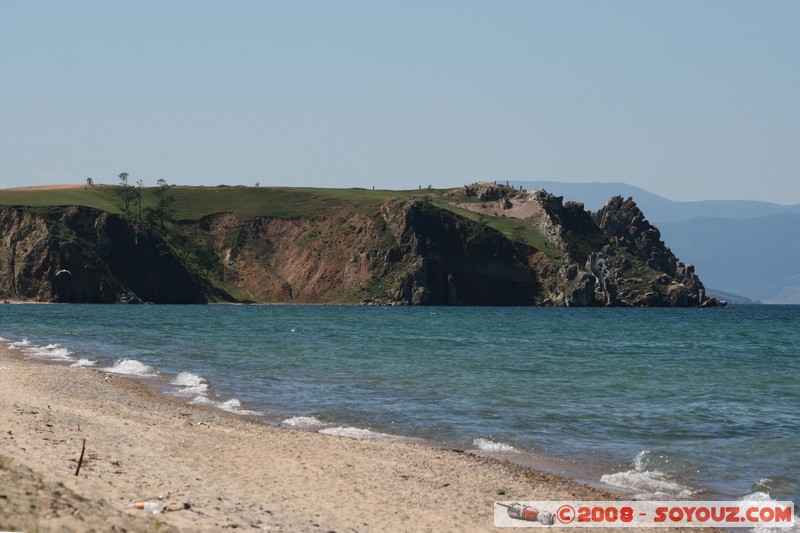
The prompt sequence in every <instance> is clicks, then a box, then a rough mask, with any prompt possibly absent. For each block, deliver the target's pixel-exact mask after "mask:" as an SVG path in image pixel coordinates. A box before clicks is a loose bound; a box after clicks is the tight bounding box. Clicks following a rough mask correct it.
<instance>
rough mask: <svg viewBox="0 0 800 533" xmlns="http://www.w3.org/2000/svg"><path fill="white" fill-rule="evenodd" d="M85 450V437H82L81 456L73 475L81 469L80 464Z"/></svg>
mask: <svg viewBox="0 0 800 533" xmlns="http://www.w3.org/2000/svg"><path fill="white" fill-rule="evenodd" d="M85 451H86V439H83V446H81V456H80V458H79V459H78V468H76V469H75V475H76V476H77V475H78V473H80V471H81V465H82V464H83V452H85Z"/></svg>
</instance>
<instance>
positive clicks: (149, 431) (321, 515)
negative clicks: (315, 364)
mask: <svg viewBox="0 0 800 533" xmlns="http://www.w3.org/2000/svg"><path fill="white" fill-rule="evenodd" d="M0 417H2V419H1V421H0V428H1V432H0V443H2V446H1V447H0V487H1V488H0V530H12V531H17V530H19V531H32V530H38V531H173V530H177V531H219V530H227V529H241V530H255V531H492V530H495V528H494V526H493V522H492V506H493V502H494V501H497V500H514V499H518V500H564V499H567V500H575V499H584V500H612V499H626V498H624V495H623V494H617V493H615V492H613V491H606V490H602V489H599V488H594V487H590V486H586V485H582V484H579V483H576V482H574V481H572V480H570V479H568V478H566V477H561V476H557V475H552V474H548V473H542V472H537V471H534V470H531V469H528V468H523V467H519V466H515V465H511V464H507V463H504V462H501V461H497V460H494V459H490V458H484V457H478V456H474V455H470V454H465V453H462V452H459V451H455V450H443V449H436V448H432V447H427V446H421V445H412V444H406V443H396V442H390V441H382V440H356V439H352V438H347V437H339V436H333V435H323V434H319V433H312V432H307V431H299V430H290V429H284V428H279V427H272V426H269V425H265V424H261V423H258V422H255V421H251V420H248V419H245V418H243V417H240V416H236V415H232V414H229V413H225V412H221V411H217V410H214V409H210V408H206V407H202V406H194V405H187V404H186V403H183V402H181V401H179V400H177V399H173V398H170V397H167V396H165V395H163V394H162V393H160V392H159V391H157V390H155V389H153V388H151V387H149V386H147V385H144V384H142V383H140V382H137V381H135V380H132V379H128V378H123V377H118V376H111V375H108V374H104V373H102V372H100V371H97V370H92V369H87V368H71V367H66V366H57V365H53V364H46V363H41V362H38V361H32V360H29V359H25V358H23V357H22V356H21V355H20V354H19V352H15V351H13V350H8V349H6V348H4V347H2V348H0ZM84 440H85V453H84V457H83V461H82V462H81V468H80V472H79V474H78V475H77V476H76V475H75V472H76V469H77V466H78V462H79V457H80V454H81V449H82V445H83V442H84ZM145 500H149V501H154V502H159V503H160V504H162V505H163V506H165V508H166V509H165V511H164V512H162V513H159V514H155V515H153V514H149V513H147V512H146V511H144V510H140V509H135V508H131V507H130V504H131V503H132V502H137V501H145ZM606 531H608V530H606ZM625 531H631V529H625ZM694 531H698V530H697V529H695V530H694Z"/></svg>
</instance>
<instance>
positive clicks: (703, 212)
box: [510, 181, 800, 224]
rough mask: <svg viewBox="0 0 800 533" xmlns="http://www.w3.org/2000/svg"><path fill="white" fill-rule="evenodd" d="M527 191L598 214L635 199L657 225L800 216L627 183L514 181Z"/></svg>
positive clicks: (793, 209) (799, 209) (780, 208)
mask: <svg viewBox="0 0 800 533" xmlns="http://www.w3.org/2000/svg"><path fill="white" fill-rule="evenodd" d="M510 183H511V184H512V185H514V186H516V187H519V186H520V185H522V186H523V187H524V188H526V189H529V190H530V189H537V188H538V189H545V190H547V191H548V192H550V193H553V194H555V195H557V196H563V197H564V200H565V201H567V200H574V201H578V202H583V203H584V207H586V209H589V210H590V211H596V210H598V209H600V208H601V207H603V206H604V205H606V202H608V200H609V198H612V197H614V196H617V195H619V196H622V197H623V198H627V197H629V196H630V197H632V198H633V199H634V200H635V201H636V205H638V206H639V209H641V210H642V211H643V212H644V214H645V216H646V217H647V219H648V220H649V221H650V222H652V223H654V224H660V223H662V222H683V221H686V220H690V219H692V218H697V217H712V218H737V219H739V218H756V217H764V216H770V215H778V214H785V213H791V214H796V215H800V205H778V204H772V203H769V202H757V201H754V200H703V201H698V202H676V201H673V200H669V199H668V198H664V197H663V196H659V195H657V194H653V193H651V192H649V191H646V190H644V189H642V188H639V187H636V186H634V185H628V184H626V183H599V182H592V183H561V182H557V181H512V182H510Z"/></svg>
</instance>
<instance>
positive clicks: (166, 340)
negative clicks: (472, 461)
mask: <svg viewBox="0 0 800 533" xmlns="http://www.w3.org/2000/svg"><path fill="white" fill-rule="evenodd" d="M0 336H2V337H3V338H5V339H6V340H5V342H6V343H11V342H16V344H14V345H13V346H16V347H17V348H18V349H21V350H23V351H25V353H27V354H29V355H30V356H32V357H39V358H50V359H53V358H56V359H59V358H60V360H62V361H63V362H65V363H69V364H72V363H74V362H75V361H77V360H79V359H85V360H86V361H82V363H83V364H94V366H95V367H96V368H109V369H114V370H117V371H122V372H128V373H144V374H147V373H148V372H149V369H148V368H147V367H151V368H152V369H153V370H154V371H156V372H158V374H157V375H155V374H152V373H150V378H151V379H155V380H157V381H159V382H161V383H162V384H163V388H164V389H165V390H167V391H168V392H171V393H174V394H181V395H183V396H185V397H186V399H187V401H196V402H204V403H211V404H215V405H218V406H220V407H222V408H227V409H229V410H232V411H234V412H239V413H250V414H255V413H260V414H261V415H263V417H264V419H265V420H268V421H273V422H277V423H280V421H281V420H289V421H290V422H289V423H292V420H293V418H292V417H296V416H300V415H302V416H305V417H308V418H303V419H294V420H300V421H303V422H305V423H306V424H305V425H307V426H310V427H312V428H313V429H323V430H328V431H332V432H336V431H339V432H345V433H346V432H347V430H349V431H351V433H352V432H355V431H356V430H370V431H371V432H372V433H369V434H368V436H374V437H380V436H381V435H395V436H406V437H418V438H424V439H426V440H429V441H433V442H439V443H445V444H446V445H453V446H461V447H464V448H467V449H482V450H484V451H485V452H487V453H493V452H497V453H498V454H500V455H502V456H503V457H505V458H508V459H511V460H515V461H517V462H522V463H525V462H526V461H527V460H529V458H530V457H533V456H534V455H537V456H539V457H542V456H544V457H549V458H555V459H559V458H560V459H565V460H568V462H569V464H573V465H574V464H577V465H584V466H585V468H584V470H583V471H584V474H585V476H586V477H589V478H592V477H593V478H594V481H602V482H605V483H608V484H612V485H617V486H622V487H626V488H629V489H631V490H633V491H634V492H635V493H636V494H638V495H640V496H653V497H663V498H669V497H671V498H676V497H679V498H686V497H691V498H698V499H701V498H707V497H715V498H716V497H719V498H739V497H743V496H745V495H749V494H753V493H756V492H758V493H766V494H768V495H769V496H770V497H772V498H774V499H779V500H781V499H782V500H785V499H792V500H794V501H795V502H798V501H800V386H799V385H798V376H800V307H798V306H732V307H729V308H726V309H576V308H570V309H550V308H547V309H545V308H463V307H447V308H444V307H442V308H411V307H391V308H381V307H377V308H376V307H319V306H113V305H112V306H90V305H3V306H0ZM24 339H27V340H28V342H27V343H21V342H20V341H23V340H24ZM124 360H128V361H124ZM115 365H116V366H115ZM181 373H183V374H181ZM179 374H180V378H179V379H178V380H177V381H176V377H178V375H179ZM193 380H194V381H193ZM170 382H175V383H176V384H175V385H170ZM178 384H180V386H179V385H178ZM189 385H197V386H196V387H193V388H187V387H188V386H189ZM198 386H199V387H198ZM206 387H208V389H207V390H206ZM234 399H235V400H234ZM331 428H339V429H338V430H331Z"/></svg>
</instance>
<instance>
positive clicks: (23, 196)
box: [0, 185, 122, 213]
mask: <svg viewBox="0 0 800 533" xmlns="http://www.w3.org/2000/svg"><path fill="white" fill-rule="evenodd" d="M116 189H117V188H116V187H109V186H104V185H95V186H93V187H89V186H87V187H81V188H79V189H54V190H49V191H37V190H31V191H14V190H0V206H5V205H9V206H20V207H55V206H64V205H82V206H87V207H94V208H95V209H101V210H103V211H110V212H112V213H121V212H122V210H121V209H120V207H121V201H120V200H119V199H118V197H117V196H116V194H115V192H114V191H115V190H116Z"/></svg>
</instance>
